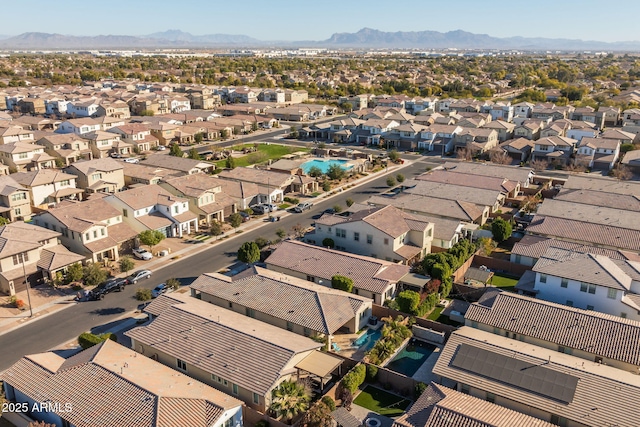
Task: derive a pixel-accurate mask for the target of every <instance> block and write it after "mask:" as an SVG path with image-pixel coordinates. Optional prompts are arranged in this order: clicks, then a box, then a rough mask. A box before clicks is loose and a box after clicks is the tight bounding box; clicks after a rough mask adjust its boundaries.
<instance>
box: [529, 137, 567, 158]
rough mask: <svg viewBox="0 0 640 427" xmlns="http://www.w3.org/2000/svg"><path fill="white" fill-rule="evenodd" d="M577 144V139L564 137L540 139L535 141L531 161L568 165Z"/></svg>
mask: <svg viewBox="0 0 640 427" xmlns="http://www.w3.org/2000/svg"><path fill="white" fill-rule="evenodd" d="M577 142H578V141H576V140H575V139H571V138H567V137H562V136H551V137H548V138H542V139H538V140H537V141H535V145H534V148H533V152H532V153H531V159H532V160H546V161H548V162H553V163H557V164H561V165H566V164H567V163H568V162H569V161H570V159H571V155H572V154H573V150H574V148H575V146H576V143H577Z"/></svg>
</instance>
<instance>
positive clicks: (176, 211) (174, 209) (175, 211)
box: [173, 205, 178, 214]
mask: <svg viewBox="0 0 640 427" xmlns="http://www.w3.org/2000/svg"><path fill="white" fill-rule="evenodd" d="M173 213H176V214H177V213H178V205H175V206H174V207H173Z"/></svg>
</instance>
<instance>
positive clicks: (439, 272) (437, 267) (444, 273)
mask: <svg viewBox="0 0 640 427" xmlns="http://www.w3.org/2000/svg"><path fill="white" fill-rule="evenodd" d="M452 274H453V269H452V268H451V266H449V265H448V264H440V263H437V264H434V265H433V267H432V268H431V277H433V278H434V279H439V280H444V279H446V278H449V277H451V275H452Z"/></svg>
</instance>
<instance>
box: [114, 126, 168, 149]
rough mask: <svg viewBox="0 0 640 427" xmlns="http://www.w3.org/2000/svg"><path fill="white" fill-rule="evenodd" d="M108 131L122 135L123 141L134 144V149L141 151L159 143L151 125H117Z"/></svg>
mask: <svg viewBox="0 0 640 427" xmlns="http://www.w3.org/2000/svg"><path fill="white" fill-rule="evenodd" d="M108 132H112V133H115V134H118V135H120V139H121V140H122V141H124V142H127V143H129V144H132V145H133V147H134V149H137V150H139V151H140V152H142V151H150V150H151V149H152V148H154V147H156V146H157V145H158V138H156V137H155V136H153V135H151V129H150V127H149V126H147V125H144V124H141V123H129V124H126V125H124V126H116V127H113V128H111V129H109V130H108Z"/></svg>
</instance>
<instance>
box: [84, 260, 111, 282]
mask: <svg viewBox="0 0 640 427" xmlns="http://www.w3.org/2000/svg"><path fill="white" fill-rule="evenodd" d="M107 276H108V275H107V271H106V270H104V269H102V268H101V267H100V265H98V264H97V263H95V262H94V263H91V264H89V265H87V266H86V267H84V268H83V272H82V279H83V280H84V283H85V284H86V285H87V286H97V285H99V284H100V283H102V282H104V281H105V280H107Z"/></svg>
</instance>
